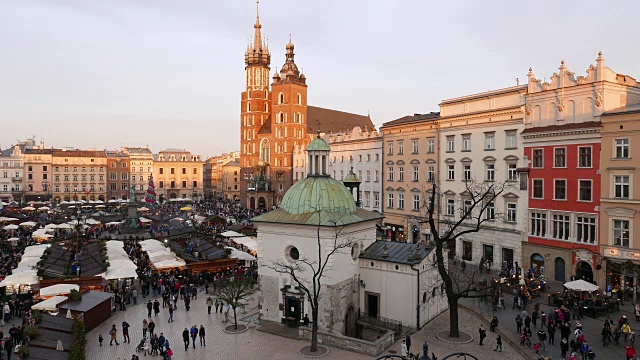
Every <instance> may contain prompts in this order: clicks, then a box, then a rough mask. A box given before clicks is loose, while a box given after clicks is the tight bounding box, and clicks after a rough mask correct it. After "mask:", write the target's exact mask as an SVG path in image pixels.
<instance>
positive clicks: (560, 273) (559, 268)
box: [555, 257, 565, 282]
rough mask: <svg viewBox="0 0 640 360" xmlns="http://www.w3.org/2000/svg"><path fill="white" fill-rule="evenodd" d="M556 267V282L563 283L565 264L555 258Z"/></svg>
mask: <svg viewBox="0 0 640 360" xmlns="http://www.w3.org/2000/svg"><path fill="white" fill-rule="evenodd" d="M555 265H556V281H562V282H564V281H565V264H564V259H563V258H561V257H557V258H556V261H555Z"/></svg>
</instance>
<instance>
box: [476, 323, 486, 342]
mask: <svg viewBox="0 0 640 360" xmlns="http://www.w3.org/2000/svg"><path fill="white" fill-rule="evenodd" d="M478 333H479V334H480V345H482V341H483V340H484V338H485V337H487V330H485V328H484V325H482V324H480V328H479V329H478Z"/></svg>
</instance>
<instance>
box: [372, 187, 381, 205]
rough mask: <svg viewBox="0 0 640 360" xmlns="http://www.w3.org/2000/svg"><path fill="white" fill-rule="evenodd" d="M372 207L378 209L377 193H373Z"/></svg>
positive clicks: (378, 198)
mask: <svg viewBox="0 0 640 360" xmlns="http://www.w3.org/2000/svg"><path fill="white" fill-rule="evenodd" d="M373 207H374V208H376V209H377V208H379V207H380V193H379V192H375V191H374V192H373Z"/></svg>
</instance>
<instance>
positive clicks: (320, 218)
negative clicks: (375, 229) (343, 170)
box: [251, 185, 384, 226]
mask: <svg viewBox="0 0 640 360" xmlns="http://www.w3.org/2000/svg"><path fill="white" fill-rule="evenodd" d="M343 186H344V185H343ZM383 217H384V216H382V214H380V213H378V212H375V211H369V210H365V209H361V208H356V210H355V213H354V214H351V215H344V214H339V213H336V212H329V211H321V212H319V213H318V212H308V213H305V214H291V213H289V212H287V211H286V210H284V209H282V208H278V209H275V210H273V211H269V212H268V213H265V214H263V215H260V216H258V217H255V218H253V219H251V221H253V222H257V223H261V222H263V223H278V224H295V225H310V226H343V225H349V224H357V223H361V222H365V221H372V220H378V219H381V218H383Z"/></svg>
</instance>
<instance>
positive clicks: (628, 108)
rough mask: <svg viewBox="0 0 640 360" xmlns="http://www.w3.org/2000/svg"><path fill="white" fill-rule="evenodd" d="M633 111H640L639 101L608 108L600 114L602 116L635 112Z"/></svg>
mask: <svg viewBox="0 0 640 360" xmlns="http://www.w3.org/2000/svg"><path fill="white" fill-rule="evenodd" d="M635 112H640V103H637V104H631V105H627V106H622V107H619V108H616V109H612V110H609V111H607V112H605V113H604V114H602V116H607V115H618V114H626V113H635Z"/></svg>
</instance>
